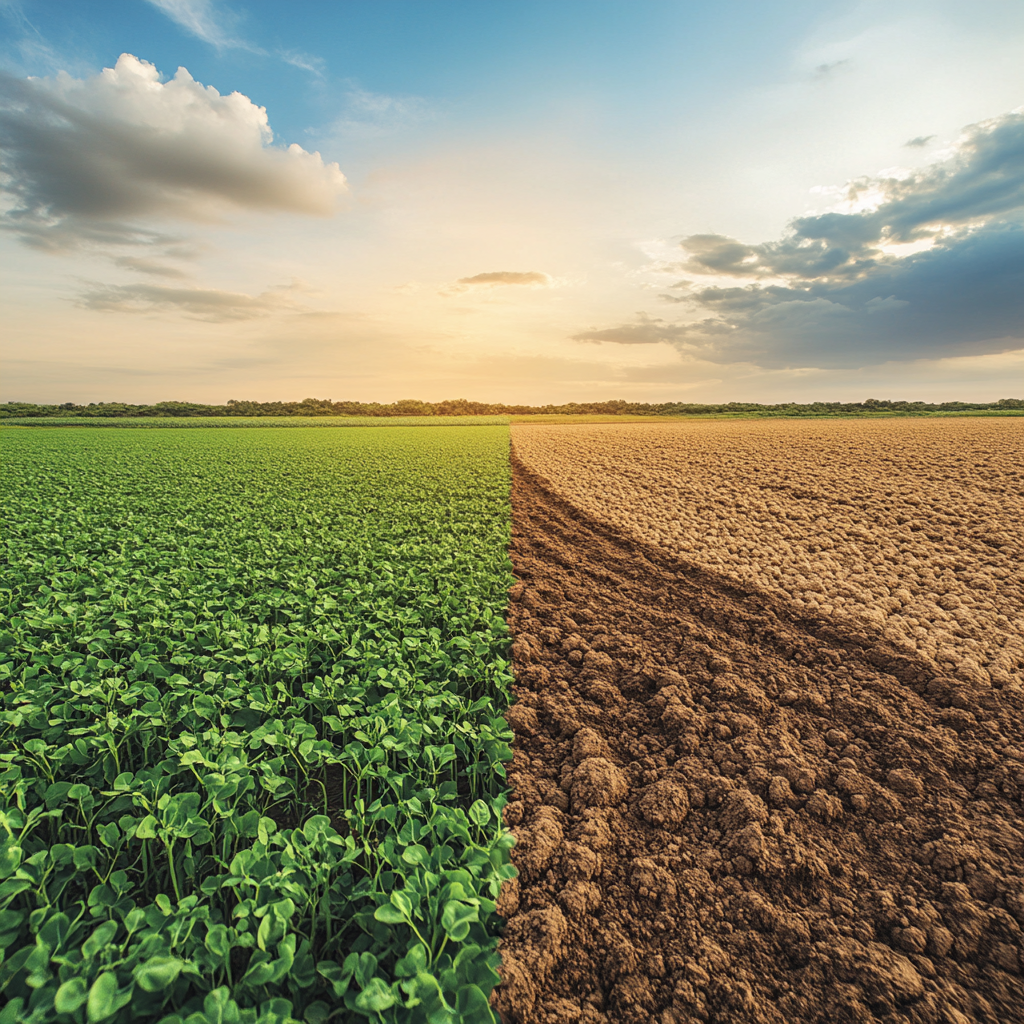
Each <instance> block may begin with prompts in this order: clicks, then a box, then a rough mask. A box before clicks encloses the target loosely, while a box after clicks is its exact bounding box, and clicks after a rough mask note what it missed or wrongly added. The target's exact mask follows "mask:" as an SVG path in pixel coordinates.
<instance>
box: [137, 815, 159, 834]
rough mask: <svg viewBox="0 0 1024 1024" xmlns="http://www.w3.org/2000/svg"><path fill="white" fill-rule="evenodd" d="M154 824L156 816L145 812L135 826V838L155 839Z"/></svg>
mask: <svg viewBox="0 0 1024 1024" xmlns="http://www.w3.org/2000/svg"><path fill="white" fill-rule="evenodd" d="M156 824H157V822H156V818H154V817H153V815H152V814H147V815H146V816H145V817H144V818H143V819H142V821H140V822H139V824H138V825H137V826H136V829H135V838H136V839H156Z"/></svg>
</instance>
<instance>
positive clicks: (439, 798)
mask: <svg viewBox="0 0 1024 1024" xmlns="http://www.w3.org/2000/svg"><path fill="white" fill-rule="evenodd" d="M2 444H3V448H4V452H3V479H2V485H3V491H2V498H0V502H2V508H3V515H4V520H5V547H4V552H3V560H4V564H3V571H2V580H3V584H2V586H3V590H0V615H2V619H0V685H2V687H3V693H2V697H3V704H2V710H0V993H2V997H0V1003H2V1004H4V1006H3V1009H2V1010H0V1024H28V1022H32V1024H37V1022H38V1024H47V1022H51V1021H52V1022H59V1024H70V1022H74V1024H99V1022H108V1021H109V1022H113V1024H122V1022H128V1021H143V1020H153V1021H157V1020H160V1021H163V1022H165V1024H214V1022H222V1024H232V1022H234V1024H243V1022H244V1024H290V1022H292V1021H300V1020H302V1021H306V1022H308V1024H321V1022H326V1021H328V1020H335V1021H340V1020H345V1021H350V1020H371V1021H387V1022H395V1024H399V1022H401V1024H405V1022H408V1024H412V1022H418V1021H428V1022H430V1024H440V1022H453V1024H454V1022H459V1021H465V1022H478V1021H492V1020H493V1016H492V1014H491V1011H490V1009H489V1008H488V1005H487V994H488V993H489V992H490V990H491V988H492V987H493V986H494V984H495V983H496V982H497V974H496V973H495V968H496V966H497V964H498V956H497V953H496V941H497V940H496V934H497V925H498V919H497V917H496V914H495V902H494V901H495V899H496V897H497V895H498V891H499V887H500V885H501V882H502V881H503V880H504V879H507V878H510V877H512V876H513V875H514V868H512V866H511V864H510V862H509V850H510V848H511V845H512V838H511V836H509V835H508V834H507V833H505V832H504V831H503V829H502V826H501V814H500V812H501V808H502V805H503V803H504V799H505V797H504V792H503V778H504V769H503V767H502V764H503V762H505V761H507V760H508V759H509V757H510V750H509V746H508V743H509V740H510V739H511V733H510V731H509V730H508V728H507V726H506V724H505V722H504V720H503V719H502V718H501V717H500V711H501V710H502V709H503V708H504V707H505V706H506V705H507V702H508V695H509V686H510V682H511V676H510V669H509V663H508V636H507V627H506V625H505V622H504V619H503V613H504V609H505V602H506V594H507V589H508V586H509V584H510V582H511V575H510V564H509V561H508V555H507V548H508V539H509V533H508V531H509V465H508V429H507V427H504V428H503V427H481V428H479V429H476V430H451V429H447V428H434V429H431V428H416V429H408V430H405V429H402V428H396V429H394V430H387V431H378V430H339V431H319V430H317V431H302V430H289V431H276V430H267V431H232V430H217V431H157V432H150V431H142V432H137V431H103V430H76V431H52V432H51V431H39V432H37V431H10V432H6V433H5V434H4V436H3V441H2Z"/></svg>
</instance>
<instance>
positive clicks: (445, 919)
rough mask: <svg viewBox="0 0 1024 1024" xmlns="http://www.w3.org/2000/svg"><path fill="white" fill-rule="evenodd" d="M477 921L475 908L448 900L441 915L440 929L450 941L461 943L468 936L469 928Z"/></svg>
mask: <svg viewBox="0 0 1024 1024" xmlns="http://www.w3.org/2000/svg"><path fill="white" fill-rule="evenodd" d="M477 920H479V913H478V911H477V908H476V907H471V906H467V905H466V904H465V903H459V902H458V901H457V900H449V901H448V902H447V903H446V904H445V905H444V912H443V913H442V914H441V927H442V928H444V930H445V934H446V935H447V936H448V937H449V938H450V939H453V940H454V941H455V942H461V941H462V940H463V939H464V938H465V937H466V936H467V935H468V934H469V926H470V925H471V924H472V923H473V922H475V921H477Z"/></svg>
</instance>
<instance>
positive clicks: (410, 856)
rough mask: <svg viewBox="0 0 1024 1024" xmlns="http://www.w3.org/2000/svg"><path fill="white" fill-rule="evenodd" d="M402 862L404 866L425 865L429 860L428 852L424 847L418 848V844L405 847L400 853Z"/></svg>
mask: <svg viewBox="0 0 1024 1024" xmlns="http://www.w3.org/2000/svg"><path fill="white" fill-rule="evenodd" d="M402 860H404V861H405V863H406V864H413V865H419V864H426V863H427V862H428V861H429V860H430V852H429V851H428V850H427V848H426V847H425V846H420V845H419V844H418V843H415V844H413V845H412V846H407V847H406V848H405V849H404V850H403V851H402Z"/></svg>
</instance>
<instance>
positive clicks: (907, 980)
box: [496, 428, 1024, 1024]
mask: <svg viewBox="0 0 1024 1024" xmlns="http://www.w3.org/2000/svg"><path fill="white" fill-rule="evenodd" d="M530 429H535V428H530ZM562 429H566V428H562ZM645 429H646V428H645ZM524 433H525V431H517V433H516V437H515V440H514V453H515V454H514V489H513V552H512V553H513V562H514V565H515V570H516V575H517V576H518V578H519V580H520V582H519V583H518V584H517V586H516V587H515V589H514V591H513V604H512V627H513V632H514V636H515V642H514V648H513V654H514V660H515V669H516V676H517V680H518V702H517V703H516V704H515V705H514V706H513V708H512V709H511V711H510V713H509V719H510V722H511V724H512V726H513V728H514V729H515V732H516V744H515V750H516V753H515V759H514V761H513V763H512V765H511V766H510V779H511V782H512V785H513V788H514V791H513V801H512V803H510V805H509V807H508V810H507V817H508V821H509V823H510V824H511V825H512V826H513V828H514V830H515V832H516V834H517V836H518V839H519V842H518V845H517V848H516V851H515V859H516V862H517V864H518V866H519V869H520V878H519V880H518V883H513V884H511V885H509V886H508V887H507V889H506V890H505V891H504V893H503V899H502V910H503V912H504V913H505V915H506V916H507V917H508V926H507V930H506V934H505V938H504V939H503V944H502V953H503V957H504V967H503V974H504V981H503V984H502V986H501V987H500V988H499V989H498V991H497V995H496V1005H497V1007H498V1009H499V1010H500V1011H501V1013H502V1015H503V1017H504V1019H505V1020H506V1021H508V1022H509V1024H512V1022H531V1024H533V1022H537V1024H556V1022H557V1024H568V1022H573V1021H580V1022H587V1024H599V1022H609V1024H611V1022H638V1024H639V1022H651V1021H656V1022H659V1024H676V1022H683V1021H717V1022H726V1021H728V1022H730V1024H731V1022H737V1024H739V1022H748V1021H749V1022H772V1024H783V1022H785V1024H794V1022H802V1021H808V1022H810V1021H825V1020H829V1021H835V1022H846V1021H857V1022H862V1021H863V1022H868V1021H886V1022H897V1021H899V1022H904V1021H911V1022H918V1021H920V1022H949V1024H964V1022H971V1021H977V1022H986V1024H987V1022H993V1024H995V1022H999V1024H1005V1022H1013V1021H1024V982H1022V977H1021V966H1022V955H1024V948H1022V946H1024V941H1022V935H1021V926H1022V925H1024V878H1022V872H1024V829H1022V828H1021V824H1022V822H1021V804H1020V797H1021V792H1022V790H1024V750H1022V748H1024V718H1022V714H1021V712H1022V709H1024V693H1022V691H1021V689H1020V687H1019V685H1018V684H1017V683H1016V678H1017V674H1018V673H1019V669H1020V665H1019V661H1014V658H1015V657H1016V655H1013V656H1012V657H1011V659H1010V660H1009V661H1008V662H1004V663H1002V664H1003V665H1004V666H1005V671H1006V673H1007V676H1006V677H1003V676H1000V675H999V674H998V671H997V672H995V673H993V672H991V671H990V670H989V669H987V668H984V666H983V661H984V659H983V658H980V657H974V658H973V659H972V660H973V661H974V662H975V663H976V664H977V665H978V667H979V673H978V674H972V673H968V672H963V673H961V674H960V676H959V677H958V676H957V675H956V674H955V672H953V671H950V669H955V668H957V667H958V666H957V664H956V663H949V662H942V661H939V660H938V659H936V658H934V657H932V656H930V655H929V654H928V650H927V649H924V650H921V649H918V648H917V647H910V646H909V645H908V644H906V643H901V642H899V640H900V638H899V637H898V636H895V635H894V633H893V631H892V630H886V628H885V624H884V623H882V622H878V621H872V618H871V617H870V616H859V615H853V614H847V615H843V614H836V615H828V614H823V613H820V612H816V613H814V614H810V613H809V612H808V609H807V608H806V606H795V605H794V603H793V601H792V599H791V598H789V597H786V596H784V595H781V594H779V593H778V591H777V590H772V589H771V588H769V587H759V586H757V585H756V583H755V582H754V581H752V580H750V579H746V580H745V579H743V578H742V577H741V576H740V575H738V574H726V573H723V572H721V571H715V569H716V567H715V566H714V563H711V564H708V563H705V564H700V563H699V562H696V561H695V560H693V559H686V558H685V553H684V552H679V551H678V550H666V547H665V546H664V545H662V544H652V543H645V541H644V540H642V539H640V538H641V536H642V534H640V533H639V531H637V530H636V529H633V530H626V529H624V528H623V526H622V524H621V523H619V524H614V523H613V524H612V525H609V524H608V521H607V519H605V520H604V521H602V520H600V519H598V518H597V517H596V516H594V515H592V514H591V513H590V511H589V510H584V509H582V508H581V503H580V502H578V501H576V500H572V501H567V500H565V497H564V494H565V493H566V492H567V491H569V490H571V486H570V485H573V486H577V487H579V486H581V485H580V483H579V481H580V475H579V474H576V475H574V474H572V473H569V474H567V475H563V476H562V477H560V478H559V480H558V487H557V489H556V487H555V486H554V485H553V484H552V482H551V479H550V477H549V476H545V477H541V476H539V475H538V474H537V473H536V472H535V471H534V467H533V466H532V464H531V465H527V464H526V461H525V460H524V459H523V458H521V457H520V452H521V451H522V450H523V447H525V446H523V445H521V444H520V441H521V439H522V437H523V434H524ZM548 469H549V471H550V463H549V465H548ZM573 481H575V483H574V484H572V482H573ZM1017 493H1018V494H1019V488H1018V490H1017ZM637 507H638V508H641V509H643V507H644V506H643V505H642V504H639V505H638V506H637ZM648 507H649V508H656V504H655V503H649V505H648ZM608 518H613V517H608ZM935 543H938V542H935ZM993 550H996V551H998V550H999V549H998V548H997V549H993ZM943 556H944V554H943V552H941V551H940V552H939V555H938V556H936V557H943ZM914 557H916V558H918V561H925V559H922V558H921V555H920V553H919V554H918V555H915V556H914ZM925 568H927V566H925ZM922 578H929V577H922ZM931 578H936V577H931ZM995 579H996V580H997V583H996V588H995V590H987V591H985V593H986V594H988V595H989V598H990V599H991V600H992V602H993V604H994V605H996V607H997V608H998V607H1003V608H1008V607H1009V606H1008V605H1007V604H1006V603H1005V602H1006V601H1007V600H1009V598H1007V596H1006V594H1005V593H1004V591H1003V590H1001V589H1000V587H1002V585H1003V582H1004V579H1005V578H1004V577H995ZM930 593H933V592H930ZM912 596H913V595H912ZM935 596H937V597H940V598H941V597H942V596H943V595H942V594H936V595H935ZM922 599H923V598H922ZM1000 602H1002V603H1000ZM901 607H902V606H901ZM811 611H814V610H813V609H812V610H811ZM995 614H1001V615H1003V617H1004V618H1006V619H1007V620H1008V621H1010V622H1011V623H1012V620H1010V619H1009V616H1007V615H1005V613H1004V612H996V613H995ZM958 621H959V620H958ZM1008 628H1009V627H1008ZM964 632H965V637H964V638H962V639H970V630H969V629H967V630H965V631H964ZM964 650H965V649H964V648H961V649H960V653H961V655H963V652H964ZM967 650H970V649H969V648H968V649H967ZM974 650H975V654H976V653H977V650H976V649H974ZM989 664H990V665H991V664H992V662H991V661H990V662H989ZM995 667H996V668H997V670H998V667H999V666H995ZM982 673H984V675H983V674H982Z"/></svg>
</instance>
